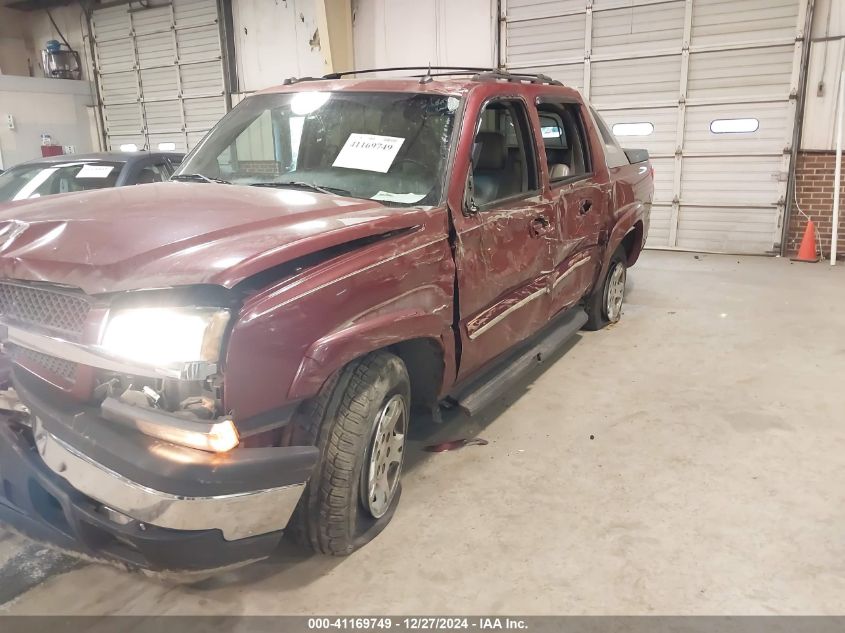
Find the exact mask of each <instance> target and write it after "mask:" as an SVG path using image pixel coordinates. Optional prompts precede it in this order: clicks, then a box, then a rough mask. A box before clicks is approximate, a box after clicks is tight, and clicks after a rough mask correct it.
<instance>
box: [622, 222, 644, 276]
mask: <svg viewBox="0 0 845 633" xmlns="http://www.w3.org/2000/svg"><path fill="white" fill-rule="evenodd" d="M621 246H622V248H623V249H624V250H625V257H626V260H627V261H626V263H627V265H628V266H633V265H634V264H635V263H636V262H637V259H639V257H640V253H641V252H642V250H643V223H642V220H637V222H636V223H635V224H634V226H633V227H631V229H630V230H629V231H628V233H626V234H625V237H623V238H622V242H621Z"/></svg>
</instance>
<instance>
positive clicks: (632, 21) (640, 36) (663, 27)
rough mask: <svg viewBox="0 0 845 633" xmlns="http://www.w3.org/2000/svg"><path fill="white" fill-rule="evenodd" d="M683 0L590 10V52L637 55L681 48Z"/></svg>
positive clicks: (594, 54)
mask: <svg viewBox="0 0 845 633" xmlns="http://www.w3.org/2000/svg"><path fill="white" fill-rule="evenodd" d="M683 37H684V2H683V0H679V1H678V2H669V3H664V4H659V5H647V6H641V7H638V8H637V9H636V10H633V9H630V8H623V9H614V10H611V11H594V12H593V31H592V55H593V57H596V58H598V57H601V56H602V55H613V56H618V55H636V54H637V53H642V52H643V50H647V49H651V50H652V51H663V50H668V51H670V52H676V51H678V50H680V48H681V46H682V44H683Z"/></svg>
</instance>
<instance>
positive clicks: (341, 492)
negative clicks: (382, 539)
mask: <svg viewBox="0 0 845 633" xmlns="http://www.w3.org/2000/svg"><path fill="white" fill-rule="evenodd" d="M410 402H411V387H410V381H409V379H408V371H407V369H406V368H405V364H404V363H403V362H402V360H401V359H400V358H399V357H398V356H395V355H394V354H390V353H388V352H374V353H372V354H368V355H367V356H365V357H363V358H361V359H359V360H356V361H353V362H352V363H350V364H349V365H347V366H346V367H345V368H344V369H343V370H341V372H340V373H339V374H338V375H337V376H336V377H335V378H333V379H332V380H331V381H330V382H329V383H328V384H327V385H326V386H325V387H324V389H323V392H322V393H321V394H320V395H319V396H318V397H317V398H315V399H314V401H313V402H312V403H310V404H309V406H308V408H307V409H306V410H305V411H304V412H303V414H302V415H301V416H300V419H299V421H298V428H297V430H296V432H297V436H298V437H297V438H296V439H297V441H298V442H302V441H303V440H304V441H310V442H311V443H316V444H317V447H318V448H319V449H320V461H319V462H318V463H317V466H316V468H315V471H314V474H313V475H312V477H311V480H310V481H309V482H308V485H307V486H306V488H305V492H304V493H303V495H302V498H301V499H300V501H299V506H298V507H297V510H296V513H295V514H294V517H293V519H292V526H291V527H292V528H293V531H294V533H295V534H296V536H297V537H298V539H299V540H300V541H302V542H304V543H305V544H307V545H308V546H310V547H311V548H312V549H314V550H315V551H317V552H321V553H323V554H333V555H345V554H350V553H352V552H354V551H355V550H356V549H358V548H359V547H361V546H362V545H364V544H366V543H367V542H369V541H370V540H372V538H374V537H375V536H376V535H377V534H378V533H379V532H381V530H382V529H384V527H385V526H386V525H387V523H388V522H389V521H390V519H391V517H392V516H393V512H394V510H395V509H396V505H397V504H398V502H399V496H400V494H401V476H402V465H403V462H404V454H405V439H406V437H407V433H408V420H409V414H410ZM303 443H304V442H303Z"/></svg>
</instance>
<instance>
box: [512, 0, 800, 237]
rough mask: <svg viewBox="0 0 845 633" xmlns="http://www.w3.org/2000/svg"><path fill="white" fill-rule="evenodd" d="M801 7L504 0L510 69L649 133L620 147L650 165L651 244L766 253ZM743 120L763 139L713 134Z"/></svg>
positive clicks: (787, 135)
mask: <svg viewBox="0 0 845 633" xmlns="http://www.w3.org/2000/svg"><path fill="white" fill-rule="evenodd" d="M807 2H808V0H581V1H580V2H574V1H570V0H566V1H563V0H561V1H558V2H553V1H551V0H503V12H504V32H505V36H504V41H503V55H502V59H503V60H504V62H505V64H506V66H507V67H512V68H521V69H533V70H536V71H537V72H542V73H545V74H548V75H550V76H551V77H553V78H555V79H559V80H561V81H563V82H564V83H566V84H567V85H570V86H573V87H576V88H578V89H579V90H581V91H582V93H583V94H584V95H585V96H586V97H588V98H589V99H590V101H591V102H592V103H593V105H594V106H595V107H596V108H597V109H598V110H599V111H600V112H601V113H602V116H603V117H604V118H605V119H606V120H607V122H608V123H609V124H610V125H613V124H615V123H646V122H647V123H651V124H652V125H653V126H654V130H653V132H651V133H650V134H648V135H645V136H630V137H621V138H620V139H619V140H620V143H621V144H622V145H623V146H626V147H645V148H647V149H648V150H649V152H650V153H651V155H652V163H653V165H654V166H655V199H654V205H653V208H652V216H651V217H652V219H651V228H650V232H649V239H648V245H649V246H651V247H654V246H664V247H669V248H682V249H704V250H714V251H730V252H743V253H747V252H750V253H764V252H771V251H772V250H774V249H775V248H776V247H777V246H778V242H779V239H780V229H779V226H780V222H781V219H782V215H783V210H784V199H785V194H786V176H787V174H788V171H789V169H790V159H791V149H792V148H791V147H790V143H791V138H792V129H793V126H794V117H795V95H796V94H797V80H798V64H799V63H800V58H801V56H800V51H801V48H802V46H803V40H802V37H803V33H804V30H805V19H806V6H807ZM582 31H583V32H582ZM563 62H566V63H563ZM741 118H748V119H756V120H757V122H758V127H757V129H756V130H754V131H753V132H738V133H721V134H716V133H713V132H712V131H711V123H712V122H713V121H714V120H715V119H741ZM734 123H736V122H734Z"/></svg>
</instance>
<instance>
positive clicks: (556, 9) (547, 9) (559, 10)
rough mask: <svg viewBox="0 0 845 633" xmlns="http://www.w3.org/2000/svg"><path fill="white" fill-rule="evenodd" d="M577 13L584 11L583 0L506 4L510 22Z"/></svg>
mask: <svg viewBox="0 0 845 633" xmlns="http://www.w3.org/2000/svg"><path fill="white" fill-rule="evenodd" d="M579 11H580V12H583V11H584V0H510V1H509V2H508V20H509V21H510V22H515V21H518V20H525V19H528V18H544V17H549V16H552V15H562V14H564V13H578V12H579Z"/></svg>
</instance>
